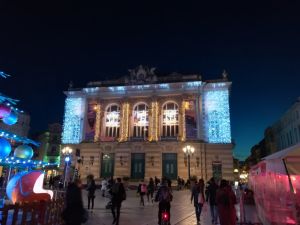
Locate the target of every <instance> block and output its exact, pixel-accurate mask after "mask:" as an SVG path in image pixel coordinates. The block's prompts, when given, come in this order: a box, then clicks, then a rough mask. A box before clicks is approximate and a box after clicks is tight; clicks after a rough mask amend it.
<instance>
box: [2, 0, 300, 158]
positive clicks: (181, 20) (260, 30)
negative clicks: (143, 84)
mask: <svg viewBox="0 0 300 225" xmlns="http://www.w3.org/2000/svg"><path fill="white" fill-rule="evenodd" d="M41 2H42V3H41ZM83 2H85V3H83ZM99 2H105V1H98V3H94V2H92V1H81V2H80V1H75V0H74V1H71V0H69V1H63V0H60V1H49V2H48V3H45V1H35V2H33V1H20V2H18V1H11V0H2V1H0V70H3V71H5V72H7V73H9V74H11V75H12V77H11V78H9V79H6V80H5V79H1V80H0V92H2V93H4V94H6V95H9V96H10V97H13V98H17V99H20V100H21V102H20V104H19V105H18V106H19V107H20V108H22V109H23V110H24V111H27V112H28V113H29V114H30V115H31V127H32V129H31V131H32V132H35V131H41V130H45V129H47V126H48V124H49V123H53V122H60V123H62V120H63V111H64V99H65V96H64V94H63V91H64V90H67V88H68V83H69V81H71V80H72V81H73V83H74V86H75V87H84V86H85V85H86V83H87V82H89V81H95V80H105V79H108V78H110V79H111V78H117V77H120V76H124V75H127V74H128V69H130V68H134V67H136V66H138V65H140V64H143V65H148V66H150V67H156V68H157V71H158V72H159V73H162V74H163V73H166V74H167V73H171V72H174V71H176V72H180V73H201V74H202V77H203V80H207V79H215V78H220V77H221V73H222V71H223V69H226V70H227V71H228V73H229V79H230V80H231V81H232V82H233V85H232V90H231V120H232V137H233V139H234V140H235V142H236V147H235V149H234V154H235V156H236V157H238V158H240V159H243V158H245V157H246V156H247V155H248V154H249V151H250V149H251V147H252V146H253V145H255V144H256V143H258V142H259V141H260V140H261V139H262V138H263V133H264V129H265V128H266V127H267V126H269V125H271V124H272V123H274V122H275V121H276V120H277V119H279V117H280V116H281V115H282V114H283V113H284V112H285V111H286V110H287V109H288V108H289V107H290V106H291V105H292V104H293V102H295V101H296V99H297V97H298V96H300V94H299V84H300V82H299V81H300V67H299V66H300V63H299V62H300V61H299V59H300V13H299V9H300V8H299V5H296V4H295V3H292V2H289V1H281V3H274V1H273V3H272V4H270V3H267V1H257V2H255V1H239V2H240V4H237V3H235V4H233V3H232V4H231V3H228V1H220V3H219V2H218V1H209V2H212V3H202V4H201V3H199V2H200V1H198V3H193V2H189V1H178V2H176V1H170V2H167V1H157V2H156V1H149V2H147V1H139V2H134V1H128V2H124V1H120V2H122V3H120V2H117V1H107V2H110V3H105V4H103V3H99ZM162 2H164V3H162ZM207 2H208V1H207ZM225 2H226V3H225ZM248 2H249V3H248ZM258 2H260V3H258ZM262 2H266V3H262ZM283 2H284V3H283ZM241 3H242V4H241ZM297 87H298V88H297Z"/></svg>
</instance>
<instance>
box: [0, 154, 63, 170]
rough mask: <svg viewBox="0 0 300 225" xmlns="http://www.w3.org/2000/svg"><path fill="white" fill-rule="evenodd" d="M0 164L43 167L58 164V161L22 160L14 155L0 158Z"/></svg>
mask: <svg viewBox="0 0 300 225" xmlns="http://www.w3.org/2000/svg"><path fill="white" fill-rule="evenodd" d="M0 166H9V167H21V168H41V167H43V168H45V167H52V166H58V163H48V162H42V161H39V160H30V159H29V160H23V159H20V158H16V157H7V158H0Z"/></svg>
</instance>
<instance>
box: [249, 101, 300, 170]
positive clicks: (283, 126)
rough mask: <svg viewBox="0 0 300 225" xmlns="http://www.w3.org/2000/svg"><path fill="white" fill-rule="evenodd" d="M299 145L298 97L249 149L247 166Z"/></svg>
mask: <svg viewBox="0 0 300 225" xmlns="http://www.w3.org/2000/svg"><path fill="white" fill-rule="evenodd" d="M298 143H300V97H298V99H297V100H296V101H295V102H294V103H293V104H292V105H291V107H290V108H288V109H287V111H286V112H285V113H284V114H283V115H282V116H281V117H280V118H279V119H278V120H277V121H276V122H275V123H274V124H272V125H271V126H270V127H268V128H266V129H265V134H264V138H263V139H262V140H261V141H260V142H259V143H258V144H256V145H255V146H253V147H252V149H251V155H250V156H249V157H248V158H247V160H246V161H248V164H250V165H254V164H256V163H258V162H259V161H260V160H261V159H262V158H264V157H266V156H268V155H271V154H273V153H275V152H278V151H280V150H283V149H286V148H288V147H291V146H294V145H296V144H298Z"/></svg>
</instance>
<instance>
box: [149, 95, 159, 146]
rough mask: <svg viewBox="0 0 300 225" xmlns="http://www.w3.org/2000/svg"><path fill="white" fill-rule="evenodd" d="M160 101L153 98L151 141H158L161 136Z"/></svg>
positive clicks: (150, 125) (150, 128)
mask: <svg viewBox="0 0 300 225" xmlns="http://www.w3.org/2000/svg"><path fill="white" fill-rule="evenodd" d="M158 108H159V107H158V102H157V101H156V100H153V101H152V103H151V110H150V112H149V115H151V121H150V123H149V141H158V137H159V112H158V110H159V109H158Z"/></svg>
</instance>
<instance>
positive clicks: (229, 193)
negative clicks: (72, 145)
mask: <svg viewBox="0 0 300 225" xmlns="http://www.w3.org/2000/svg"><path fill="white" fill-rule="evenodd" d="M171 187H172V185H171V181H170V180H169V179H166V178H162V179H161V180H160V179H158V178H157V177H155V178H154V179H153V178H150V179H149V181H148V183H146V182H145V181H144V180H141V181H140V183H139V185H138V188H137V194H138V195H139V203H140V206H144V205H145V196H147V201H148V203H150V202H151V203H153V202H154V201H155V202H158V224H160V222H161V219H162V217H161V215H162V212H167V213H168V220H169V221H170V218H171V212H170V209H171V202H172V199H173V192H172V188H171ZM96 188H97V187H96V183H95V180H94V177H93V176H92V175H90V176H88V177H87V185H86V190H87V198H88V207H87V208H88V210H89V211H90V212H91V213H92V212H93V208H94V199H95V191H96ZM81 189H82V184H81V182H80V180H79V179H76V180H75V181H74V182H70V183H69V184H68V187H67V191H66V207H65V210H64V211H63V214H62V217H63V219H64V221H65V224H66V225H79V224H82V223H84V222H86V221H87V219H88V214H89V213H88V211H87V210H86V209H84V207H83V201H82V196H81ZM180 189H181V188H179V189H178V190H180ZM155 193H156V194H155ZM154 194H155V195H154ZM101 195H102V197H108V196H107V195H109V198H110V207H109V208H110V209H111V214H112V220H113V221H112V224H117V225H118V224H119V222H120V210H121V206H122V202H123V201H124V200H126V189H125V187H124V185H123V183H122V180H121V178H117V179H115V180H114V179H113V178H110V179H103V180H102V181H101ZM190 201H191V203H192V204H193V205H194V208H195V215H196V220H197V222H198V223H200V216H201V212H202V209H203V207H207V208H208V207H209V209H210V215H211V221H212V224H220V225H235V224H236V221H237V216H236V211H235V204H236V203H237V201H236V196H235V194H234V192H233V190H232V187H231V186H230V184H229V182H228V181H226V180H221V181H220V182H219V184H217V182H216V181H215V179H214V178H211V179H210V180H209V181H208V182H207V184H206V185H205V182H204V180H203V179H199V180H198V181H196V182H195V183H194V184H193V185H192V187H191V198H190Z"/></svg>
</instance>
